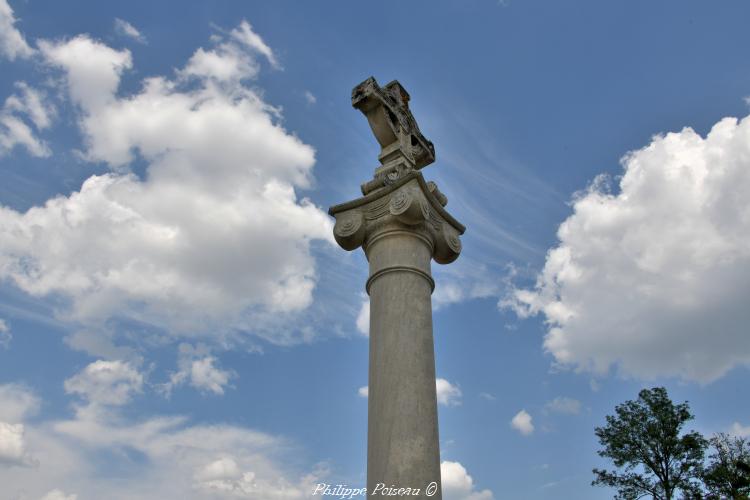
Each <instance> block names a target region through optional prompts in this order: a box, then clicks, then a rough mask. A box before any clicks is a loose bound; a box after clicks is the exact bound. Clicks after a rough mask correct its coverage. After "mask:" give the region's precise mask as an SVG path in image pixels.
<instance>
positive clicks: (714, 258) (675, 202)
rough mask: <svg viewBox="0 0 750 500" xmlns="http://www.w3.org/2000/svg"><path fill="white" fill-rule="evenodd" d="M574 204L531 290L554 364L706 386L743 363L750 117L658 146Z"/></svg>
mask: <svg viewBox="0 0 750 500" xmlns="http://www.w3.org/2000/svg"><path fill="white" fill-rule="evenodd" d="M622 163H623V166H624V170H625V172H624V175H623V176H622V178H620V179H619V192H617V193H616V194H613V193H610V192H609V190H608V189H607V183H606V182H605V181H606V179H605V178H603V177H599V178H597V180H596V181H595V182H594V183H593V184H592V185H591V186H590V187H589V189H588V190H587V191H585V192H584V193H582V194H580V195H578V196H577V197H576V199H575V201H574V204H573V214H572V215H571V216H570V217H568V219H567V220H566V221H565V222H563V224H561V225H560V228H559V230H558V238H559V244H558V246H557V247H555V248H553V249H551V250H550V251H549V252H548V254H547V260H546V263H545V266H544V269H543V271H542V272H541V273H540V274H539V276H538V279H537V283H536V287H535V288H534V289H533V290H518V289H517V290H514V292H513V294H512V296H511V297H510V298H509V299H508V300H505V301H504V302H502V303H501V305H504V306H506V307H512V308H514V309H515V311H516V312H517V313H518V314H519V315H520V316H522V317H525V316H531V315H535V314H543V315H544V317H545V318H546V322H547V325H548V332H547V334H546V336H545V339H544V348H545V350H546V351H547V352H549V353H551V354H552V355H553V356H554V359H555V362H556V363H558V364H561V365H565V366H570V367H574V368H575V369H577V370H579V371H581V370H587V371H592V372H594V373H597V374H605V373H607V372H608V370H609V369H610V367H612V366H615V367H617V369H618V370H619V372H620V374H621V375H624V376H632V377H638V378H642V379H650V378H654V377H658V376H679V377H681V378H683V379H686V380H695V381H699V382H701V383H707V382H710V381H713V380H716V379H717V378H719V377H721V376H722V375H724V374H725V373H726V372H727V371H729V370H730V369H731V368H732V367H734V366H738V365H743V364H747V363H748V362H750V336H748V335H747V331H746V330H747V324H748V323H750V309H749V308H748V307H747V297H748V296H749V295H750V240H748V239H747V238H746V237H745V235H747V234H749V233H750V208H748V207H750V118H744V119H742V120H740V121H738V120H737V119H735V118H725V119H723V120H721V121H720V122H718V123H717V124H716V125H714V127H713V128H712V129H711V131H710V132H709V133H708V135H707V136H706V137H705V138H704V137H701V136H700V135H698V134H697V133H695V132H694V131H693V130H692V129H690V128H685V129H683V130H682V131H680V132H676V133H669V134H666V135H663V136H656V137H654V138H653V140H652V142H651V143H650V144H649V145H648V146H646V147H644V148H643V149H640V150H637V151H634V152H631V153H629V154H627V155H626V156H625V157H624V158H623V160H622Z"/></svg>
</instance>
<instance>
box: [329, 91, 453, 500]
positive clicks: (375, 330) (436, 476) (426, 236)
mask: <svg viewBox="0 0 750 500" xmlns="http://www.w3.org/2000/svg"><path fill="white" fill-rule="evenodd" d="M352 106H354V107H355V108H357V109H358V110H360V111H361V112H362V113H363V114H364V115H365V116H366V117H367V121H368V122H369V124H370V127H371V128H372V132H373V134H374V135H375V138H376V139H377V140H378V142H379V143H380V146H381V148H382V149H381V152H380V155H379V156H378V159H379V160H380V164H381V165H380V166H379V167H377V168H376V169H375V173H374V176H373V178H372V179H371V180H369V181H367V182H365V183H364V184H362V186H361V188H362V195H363V196H362V197H361V198H357V199H356V200H353V201H350V202H347V203H343V204H341V205H336V206H333V207H331V208H330V209H329V211H328V213H329V214H330V215H332V216H334V217H335V218H336V224H335V226H334V229H333V231H334V237H335V239H336V241H337V242H338V244H339V245H340V246H341V247H342V248H344V249H345V250H355V249H356V248H358V247H360V246H361V247H362V249H363V250H364V252H365V255H366V256H367V260H368V262H369V268H370V275H369V278H368V279H367V284H366V286H365V288H366V290H367V293H368V294H369V295H370V360H369V361H370V367H369V394H368V417H367V418H368V431H367V492H368V499H371V498H383V497H385V496H386V493H389V495H388V498H432V499H440V498H441V495H442V493H441V489H440V445H439V441H438V419H437V399H436V394H435V353H434V345H433V338H432V299H431V295H432V291H433V290H434V288H435V282H434V281H433V279H432V273H431V270H430V262H431V260H432V259H435V262H437V263H439V264H448V263H450V262H453V261H454V260H456V258H457V257H458V255H459V253H460V252H461V241H460V240H459V235H461V234H463V232H464V230H465V228H464V226H463V225H461V224H460V223H459V222H458V221H456V219H454V218H453V217H452V216H451V215H450V214H449V213H448V212H447V211H446V210H445V208H444V207H445V205H446V204H447V203H448V200H447V198H446V197H445V195H443V193H441V192H440V191H439V190H438V188H437V186H436V185H435V183H434V182H426V181H425V180H424V178H423V177H422V174H421V172H420V169H422V168H423V167H425V166H427V165H429V164H430V163H432V162H434V161H435V149H434V147H433V145H432V143H431V142H430V141H428V140H427V139H426V138H425V137H424V136H423V135H422V133H421V132H420V131H419V127H418V126H417V122H416V120H415V119H414V117H413V116H412V114H411V111H410V110H409V94H408V93H407V92H406V90H405V89H404V88H403V87H402V86H401V84H399V83H398V81H393V82H391V83H389V84H387V85H385V86H384V87H380V86H379V85H378V83H377V81H375V79H374V78H368V79H367V80H365V81H364V82H362V83H361V84H359V85H357V86H356V87H355V88H354V90H353V91H352ZM385 488H395V490H394V489H391V490H388V491H387V492H386V490H385ZM399 488H403V489H404V490H403V491H401V492H399V491H398V489H399ZM407 488H410V491H408V492H407V491H406V489H407ZM417 489H419V490H420V491H419V493H418V495H417V496H416V497H415V496H413V495H414V493H415V490H417ZM394 493H396V494H395V495H394Z"/></svg>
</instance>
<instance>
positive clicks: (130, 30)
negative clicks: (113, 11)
mask: <svg viewBox="0 0 750 500" xmlns="http://www.w3.org/2000/svg"><path fill="white" fill-rule="evenodd" d="M115 33H117V34H118V35H120V36H125V37H128V38H131V39H133V40H135V41H136V42H138V43H144V44H145V43H146V37H145V36H143V34H142V33H141V32H140V31H138V29H137V28H136V27H135V26H133V25H132V24H130V23H129V22H127V21H125V20H123V19H120V18H119V17H116V18H115Z"/></svg>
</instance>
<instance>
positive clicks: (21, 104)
mask: <svg viewBox="0 0 750 500" xmlns="http://www.w3.org/2000/svg"><path fill="white" fill-rule="evenodd" d="M15 87H16V88H17V89H18V90H19V91H20V95H17V94H14V95H12V96H10V97H8V98H7V99H6V100H5V105H4V107H3V108H4V111H5V112H8V113H19V114H24V115H27V116H28V117H29V118H30V119H31V121H32V122H33V123H34V125H35V126H36V128H38V129H39V130H43V129H45V128H48V127H49V126H50V125H51V124H52V119H53V118H54V116H55V113H56V110H55V107H54V106H53V105H52V103H50V102H49V101H48V100H47V97H46V96H45V95H44V93H43V92H41V91H40V90H38V89H35V88H33V87H31V86H29V85H28V84H27V83H26V82H16V83H15Z"/></svg>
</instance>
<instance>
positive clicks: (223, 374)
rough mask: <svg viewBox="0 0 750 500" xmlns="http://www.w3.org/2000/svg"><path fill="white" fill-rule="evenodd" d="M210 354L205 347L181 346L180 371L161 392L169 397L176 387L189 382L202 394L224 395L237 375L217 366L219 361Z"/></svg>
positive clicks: (163, 385)
mask: <svg viewBox="0 0 750 500" xmlns="http://www.w3.org/2000/svg"><path fill="white" fill-rule="evenodd" d="M209 353H210V349H209V348H208V347H207V346H205V345H198V346H196V347H193V346H191V345H189V344H184V343H183V344H180V347H179V357H178V360H177V365H178V371H177V372H175V373H173V374H172V375H171V376H170V378H169V382H167V383H165V384H162V385H161V386H160V387H159V388H160V390H161V391H162V392H163V393H164V394H165V395H166V396H167V397H169V396H170V395H171V394H172V390H173V389H174V388H175V387H178V386H180V385H182V384H184V383H186V382H189V383H190V385H191V386H193V387H195V388H196V389H198V390H199V391H201V392H211V393H213V394H217V395H221V394H224V387H226V386H228V385H229V381H230V380H231V379H232V378H233V377H235V376H236V374H235V373H233V372H231V371H228V370H222V369H221V368H219V367H217V366H216V365H215V364H217V363H218V360H217V359H216V357H215V356H212V355H210V354H209Z"/></svg>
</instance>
